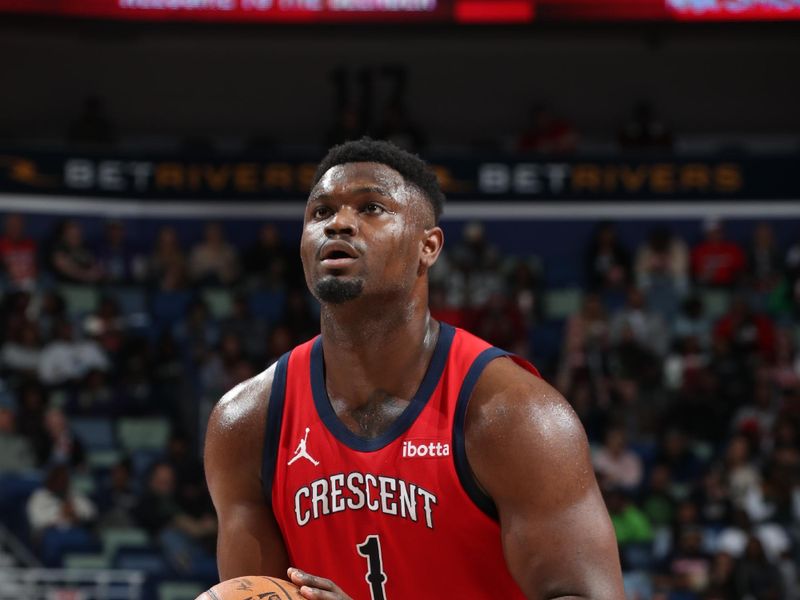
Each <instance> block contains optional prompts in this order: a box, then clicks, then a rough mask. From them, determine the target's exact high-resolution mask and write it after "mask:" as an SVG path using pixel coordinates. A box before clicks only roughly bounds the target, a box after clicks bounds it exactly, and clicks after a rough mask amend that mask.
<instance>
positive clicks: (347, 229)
mask: <svg viewBox="0 0 800 600" xmlns="http://www.w3.org/2000/svg"><path fill="white" fill-rule="evenodd" d="M357 231H358V215H357V212H356V211H355V210H353V209H352V208H350V207H348V206H343V207H341V208H340V209H339V210H337V211H336V213H335V214H334V215H333V218H331V219H330V220H329V221H328V223H327V224H326V225H325V235H327V236H328V237H332V236H335V235H348V236H353V235H355V234H356V232H357Z"/></svg>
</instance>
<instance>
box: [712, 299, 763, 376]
mask: <svg viewBox="0 0 800 600" xmlns="http://www.w3.org/2000/svg"><path fill="white" fill-rule="evenodd" d="M714 336H715V337H717V338H721V339H723V340H725V341H726V342H727V343H729V344H730V345H731V348H732V350H733V352H734V353H736V354H738V355H739V356H740V357H742V358H743V359H744V360H750V359H754V358H756V357H760V359H761V360H762V361H764V363H767V364H769V363H770V362H772V360H773V359H774V357H775V350H776V343H775V342H776V332H775V325H774V324H773V323H772V321H771V320H770V319H769V318H768V317H767V316H765V315H763V314H758V313H756V312H754V311H753V309H752V308H751V306H750V303H749V302H748V301H747V300H746V299H745V298H743V297H741V296H740V297H737V298H734V300H733V302H732V303H731V307H730V309H729V310H728V312H727V313H726V314H725V315H723V317H722V318H721V319H720V320H719V322H718V323H717V325H716V326H715V328H714Z"/></svg>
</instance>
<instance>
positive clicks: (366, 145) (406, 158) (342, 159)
mask: <svg viewBox="0 0 800 600" xmlns="http://www.w3.org/2000/svg"><path fill="white" fill-rule="evenodd" d="M354 162H374V163H380V164H382V165H386V166H387V167H390V168H392V169H394V170H395V171H397V172H398V173H400V175H402V176H403V179H405V180H406V181H407V182H408V183H411V184H413V185H414V186H416V187H417V188H418V189H419V190H420V191H422V193H423V194H424V195H425V197H426V198H427V200H428V202H430V204H431V207H432V208H433V216H434V220H435V221H436V222H437V223H438V222H439V217H440V216H441V215H442V209H443V208H444V193H443V192H442V189H441V188H440V187H439V180H438V179H437V178H436V173H434V171H433V169H431V168H430V167H429V166H428V164H427V163H426V162H425V161H424V160H422V159H421V158H420V157H419V156H417V155H416V154H411V153H410V152H406V151H405V150H403V149H402V148H399V147H398V146H395V145H394V144H392V143H391V142H385V141H381V140H373V139H371V138H369V137H362V138H361V139H360V140H354V141H351V142H345V143H344V144H340V145H338V146H334V147H333V148H331V149H330V150H328V153H327V154H326V155H325V158H323V159H322V162H320V163H319V166H318V167H317V172H316V173H315V174H314V182H313V185H312V187H313V186H315V185H317V184H318V183H319V180H320V179H322V176H323V175H325V173H327V172H328V170H329V169H331V168H333V167H335V166H337V165H343V164H346V163H354Z"/></svg>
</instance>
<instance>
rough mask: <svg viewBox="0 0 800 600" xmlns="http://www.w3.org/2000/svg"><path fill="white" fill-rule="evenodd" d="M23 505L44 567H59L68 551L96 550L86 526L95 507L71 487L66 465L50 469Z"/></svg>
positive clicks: (93, 517) (89, 523)
mask: <svg viewBox="0 0 800 600" xmlns="http://www.w3.org/2000/svg"><path fill="white" fill-rule="evenodd" d="M26 508H27V514H28V522H29V523H30V526H31V530H32V532H33V536H34V540H36V541H37V542H38V544H37V545H38V547H39V548H40V549H41V556H42V559H43V562H44V564H45V566H48V567H57V566H60V564H61V559H62V557H63V555H64V554H66V553H67V552H81V551H83V552H89V551H92V550H95V549H96V543H95V541H94V539H93V538H92V535H91V533H90V531H89V526H90V525H91V523H92V521H93V520H94V519H95V517H96V515H97V509H96V508H95V506H94V504H93V503H92V501H91V500H89V498H88V497H86V496H85V495H84V494H81V493H80V492H77V491H75V490H73V489H72V488H71V486H70V473H69V468H68V467H67V466H66V465H63V464H57V465H54V466H53V467H51V468H50V470H49V471H48V473H47V478H46V479H45V482H44V485H43V486H42V487H40V488H39V489H37V490H36V491H35V492H33V494H32V495H31V497H30V498H29V499H28V504H27V507H26Z"/></svg>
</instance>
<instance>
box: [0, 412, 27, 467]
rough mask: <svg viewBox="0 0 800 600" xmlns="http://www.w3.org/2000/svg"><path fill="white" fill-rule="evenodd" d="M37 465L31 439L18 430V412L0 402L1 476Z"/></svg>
mask: <svg viewBox="0 0 800 600" xmlns="http://www.w3.org/2000/svg"><path fill="white" fill-rule="evenodd" d="M35 466H36V458H35V455H34V452H33V447H32V446H31V443H30V441H29V440H28V439H27V438H26V437H25V436H23V435H20V433H19V432H18V431H17V428H16V413H15V411H14V410H13V409H12V408H11V406H8V405H6V404H0V478H2V476H3V475H6V474H9V473H24V472H26V471H30V470H32V469H33V468H34V467H35Z"/></svg>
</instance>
